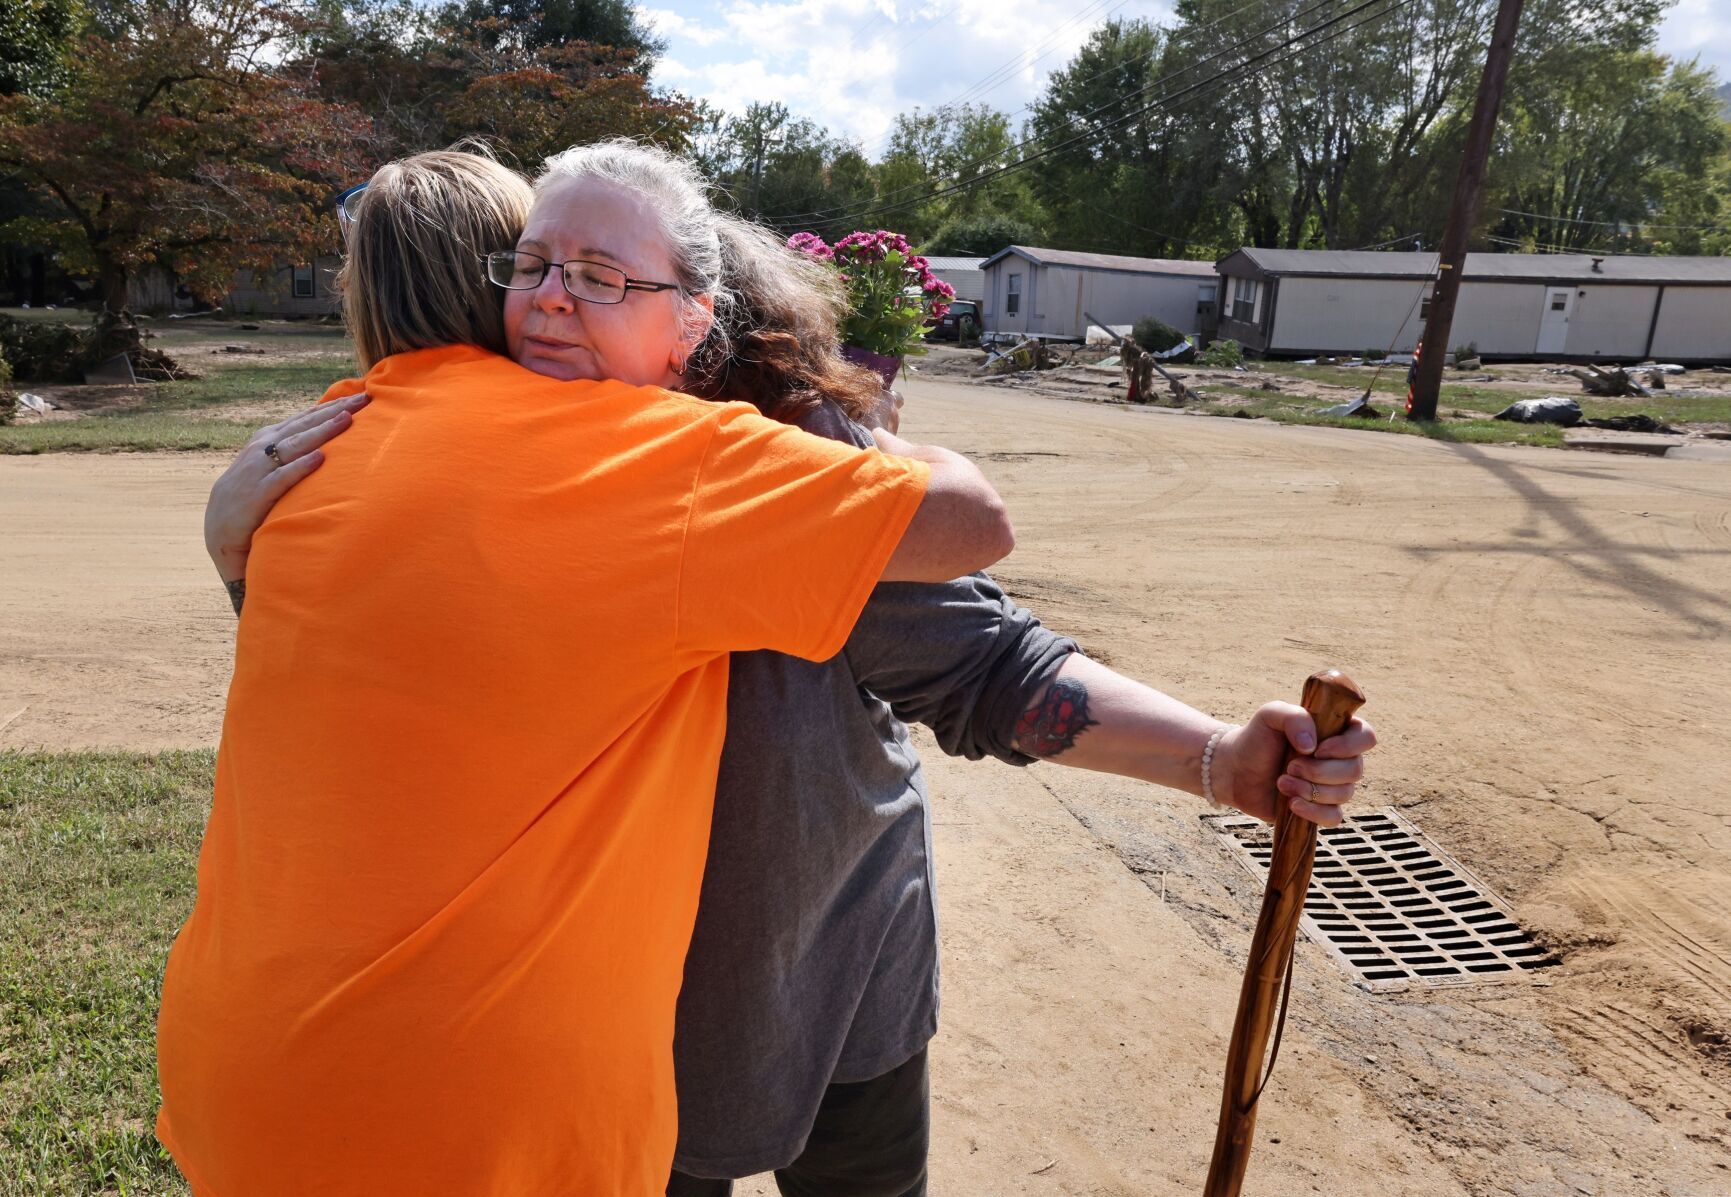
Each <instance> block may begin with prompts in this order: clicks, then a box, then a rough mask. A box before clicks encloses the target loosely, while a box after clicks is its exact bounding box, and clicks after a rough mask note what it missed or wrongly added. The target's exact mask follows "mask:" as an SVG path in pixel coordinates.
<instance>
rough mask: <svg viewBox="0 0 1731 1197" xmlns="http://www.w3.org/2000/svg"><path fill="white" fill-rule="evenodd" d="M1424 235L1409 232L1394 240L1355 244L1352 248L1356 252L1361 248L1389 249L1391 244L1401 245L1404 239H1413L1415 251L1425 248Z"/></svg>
mask: <svg viewBox="0 0 1731 1197" xmlns="http://www.w3.org/2000/svg"><path fill="white" fill-rule="evenodd" d="M1422 237H1423V234H1422V233H1408V234H1406V235H1405V236H1404V237H1396V238H1395V239H1394V240H1392V241H1378V242H1377V243H1376V244H1375V245H1355V246H1353V247H1352V248H1353V251H1354V252H1356V251H1358V250H1361V249H1387V248H1388V247H1389V246H1391V245H1399V244H1401V243H1402V242H1403V241H1411V242H1413V243H1414V244H1413V249H1414V251H1418V250H1422V249H1423V248H1424V245H1423V244H1422V243H1421V238H1422Z"/></svg>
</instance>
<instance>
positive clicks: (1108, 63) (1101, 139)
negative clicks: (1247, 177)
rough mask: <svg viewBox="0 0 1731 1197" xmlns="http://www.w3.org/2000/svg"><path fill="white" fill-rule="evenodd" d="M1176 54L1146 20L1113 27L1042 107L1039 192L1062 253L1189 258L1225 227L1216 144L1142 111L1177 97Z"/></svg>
mask: <svg viewBox="0 0 1731 1197" xmlns="http://www.w3.org/2000/svg"><path fill="white" fill-rule="evenodd" d="M1170 46H1171V42H1170V39H1169V38H1168V36H1167V34H1165V33H1164V32H1163V31H1161V30H1159V29H1157V28H1155V27H1154V26H1153V25H1151V24H1149V23H1148V22H1146V21H1140V20H1111V21H1107V22H1106V23H1104V24H1103V25H1101V26H1099V27H1098V28H1097V29H1095V30H1094V32H1093V34H1092V35H1091V36H1090V37H1089V39H1088V41H1087V42H1086V43H1085V44H1084V45H1083V47H1082V48H1081V50H1079V51H1078V52H1077V54H1076V57H1075V58H1074V59H1072V60H1071V61H1070V63H1069V64H1068V65H1067V66H1065V67H1064V68H1063V69H1062V70H1060V71H1057V72H1054V73H1053V75H1052V77H1051V78H1050V79H1049V80H1048V81H1047V86H1046V91H1045V94H1044V95H1042V96H1041V97H1040V99H1039V100H1037V101H1036V102H1035V104H1034V111H1033V115H1032V118H1031V120H1030V122H1029V123H1030V126H1031V128H1032V130H1033V133H1034V135H1035V147H1033V148H1037V149H1038V150H1039V151H1041V152H1043V153H1045V154H1046V156H1044V157H1042V158H1039V159H1038V160H1036V162H1035V163H1034V165H1033V167H1032V169H1031V175H1032V180H1033V183H1032V185H1033V192H1034V195H1035V197H1036V198H1037V199H1038V200H1039V202H1040V203H1041V205H1043V207H1044V209H1045V211H1046V212H1047V213H1048V214H1049V219H1050V228H1051V232H1052V236H1053V238H1054V240H1055V241H1056V243H1057V244H1058V245H1059V246H1061V247H1065V248H1072V249H1096V250H1105V251H1108V252H1116V253H1129V254H1144V255H1149V256H1155V257H1184V256H1189V255H1190V254H1191V253H1193V252H1196V251H1198V250H1199V249H1206V248H1208V245H1209V244H1210V243H1211V241H1212V235H1213V234H1214V233H1215V232H1216V231H1217V230H1218V229H1219V227H1220V226H1221V225H1222V224H1223V223H1224V221H1225V213H1223V212H1216V211H1212V210H1211V207H1210V204H1209V202H1208V201H1209V199H1210V198H1211V196H1212V187H1211V185H1212V184H1213V182H1214V181H1215V180H1216V178H1217V177H1218V176H1219V174H1220V172H1221V170H1222V164H1223V157H1222V155H1221V154H1220V152H1219V150H1218V147H1217V145H1211V144H1210V139H1209V138H1208V137H1206V136H1204V135H1203V134H1202V132H1201V131H1200V129H1199V127H1198V124H1197V122H1196V121H1195V119H1194V118H1192V117H1191V116H1189V115H1188V114H1185V115H1175V114H1174V113H1172V112H1169V111H1166V110H1164V109H1161V108H1154V109H1152V110H1150V111H1146V112H1144V111H1140V110H1141V109H1143V108H1147V107H1148V105H1149V104H1151V103H1152V102H1153V101H1155V100H1157V99H1159V98H1161V97H1162V96H1163V95H1166V94H1168V93H1169V91H1170V90H1173V89H1172V88H1171V87H1170V86H1169V84H1168V83H1167V81H1166V78H1165V75H1166V73H1167V72H1168V71H1169V70H1170V69H1171V68H1170V66H1169V65H1168V64H1169V63H1170V62H1171V61H1172V60H1174V59H1176V58H1179V57H1181V56H1180V55H1176V54H1173V53H1172V52H1171V50H1170Z"/></svg>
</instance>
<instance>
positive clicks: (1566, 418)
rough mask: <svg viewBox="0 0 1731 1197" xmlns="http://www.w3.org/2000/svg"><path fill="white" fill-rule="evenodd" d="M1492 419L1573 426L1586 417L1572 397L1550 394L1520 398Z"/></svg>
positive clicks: (1518, 422)
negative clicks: (1533, 397)
mask: <svg viewBox="0 0 1731 1197" xmlns="http://www.w3.org/2000/svg"><path fill="white" fill-rule="evenodd" d="M1491 418H1492V419H1493V420H1513V421H1514V422H1515V423H1517V424H1561V425H1562V426H1563V427H1565V428H1573V427H1574V426H1575V425H1576V424H1579V423H1580V422H1581V421H1582V420H1584V419H1586V416H1585V414H1583V413H1582V411H1581V405H1580V404H1579V403H1576V402H1575V401H1574V400H1573V399H1564V398H1562V397H1560V396H1552V397H1551V398H1548V399H1522V400H1519V401H1518V402H1515V403H1511V404H1509V405H1508V406H1507V407H1505V408H1503V410H1502V411H1500V412H1498V413H1497V414H1496V415H1494V416H1492V417H1491Z"/></svg>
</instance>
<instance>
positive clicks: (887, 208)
mask: <svg viewBox="0 0 1731 1197" xmlns="http://www.w3.org/2000/svg"><path fill="white" fill-rule="evenodd" d="M1379 2H1380V0H1365V2H1364V3H1361V4H1359V5H1357V6H1356V7H1354V8H1352V9H1350V10H1348V11H1347V12H1344V13H1341V14H1339V15H1338V16H1335V17H1332V18H1330V19H1329V20H1327V21H1322V22H1319V23H1318V24H1316V25H1314V26H1312V27H1311V28H1309V29H1306V30H1304V31H1302V32H1300V33H1299V34H1297V35H1295V36H1294V37H1291V38H1288V39H1287V40H1286V41H1284V42H1282V43H1280V44H1278V45H1276V46H1273V47H1270V48H1269V49H1268V50H1266V51H1264V52H1263V53H1261V54H1258V55H1255V56H1253V57H1251V58H1249V59H1246V60H1245V61H1244V62H1241V63H1238V64H1236V65H1234V66H1232V67H1228V68H1227V69H1225V70H1223V71H1220V72H1218V73H1216V74H1214V75H1212V76H1210V77H1208V78H1207V79H1203V80H1200V81H1199V82H1197V83H1194V84H1191V85H1190V86H1188V87H1185V88H1182V89H1180V90H1179V91H1177V92H1175V93H1173V94H1171V95H1169V96H1162V97H1160V98H1159V99H1157V100H1155V101H1153V102H1152V103H1149V104H1146V105H1144V106H1143V107H1141V108H1138V109H1135V110H1134V111H1131V112H1128V113H1125V114H1124V115H1122V116H1120V117H1117V118H1114V119H1113V120H1110V121H1107V122H1105V123H1103V124H1101V125H1099V126H1098V127H1097V128H1096V129H1094V130H1092V132H1091V133H1089V132H1084V133H1081V134H1078V135H1077V136H1075V137H1071V138H1068V139H1067V140H1065V141H1061V142H1059V143H1058V144H1057V145H1054V146H1051V147H1048V148H1047V149H1044V150H1040V151H1038V152H1036V153H1033V154H1029V155H1028V156H1027V157H1025V158H1021V159H1018V160H1017V161H1015V162H1011V163H1008V164H1007V165H1004V166H1000V167H998V168H997V169H995V170H990V171H986V172H985V173H983V174H980V175H977V176H975V177H974V178H972V179H969V180H967V181H965V182H960V183H955V184H952V185H950V186H948V187H943V188H939V189H938V190H936V191H933V192H930V193H928V194H926V195H921V196H915V197H913V198H912V199H909V200H903V201H901V202H899V203H896V204H888V205H885V204H879V205H878V206H875V207H872V206H867V207H865V208H862V209H860V210H859V211H857V212H854V213H851V214H844V215H842V216H838V217H834V218H832V219H830V220H827V221H821V222H819V224H820V225H821V226H822V227H825V228H828V227H833V226H835V225H838V224H842V223H846V222H847V221H851V220H857V219H859V217H861V216H867V215H871V216H882V215H888V214H891V213H894V212H898V211H901V210H903V209H906V208H911V207H917V206H918V205H920V204H923V203H926V202H928V201H930V200H933V199H940V198H942V197H943V196H946V195H951V194H954V193H956V192H959V191H965V190H968V189H969V188H972V187H976V186H979V185H981V184H983V183H985V182H987V181H989V180H991V179H993V178H996V177H998V176H1000V175H1004V174H1008V173H1010V172H1012V171H1015V170H1019V169H1021V168H1022V167H1024V166H1027V165H1029V164H1031V163H1033V162H1037V161H1039V160H1040V159H1042V158H1046V157H1049V156H1050V155H1052V154H1055V153H1057V152H1059V151H1060V150H1064V149H1068V148H1069V147H1071V146H1073V145H1076V144H1077V143H1079V142H1083V141H1086V140H1088V139H1089V137H1090V136H1093V135H1097V134H1100V133H1104V132H1107V131H1109V130H1111V129H1113V128H1116V127H1117V126H1119V125H1123V124H1126V123H1128V122H1129V121H1131V120H1134V119H1135V118H1136V117H1138V116H1142V115H1144V114H1145V113H1147V112H1150V111H1152V110H1154V109H1156V108H1161V107H1164V106H1166V105H1168V104H1171V103H1173V102H1175V101H1177V100H1180V99H1184V98H1186V97H1187V96H1190V95H1192V94H1196V93H1200V92H1202V91H1203V90H1204V89H1208V88H1211V87H1215V86H1219V85H1221V84H1222V83H1223V82H1224V83H1232V82H1236V81H1237V80H1236V79H1235V78H1234V76H1238V75H1240V74H1241V72H1243V71H1244V70H1245V68H1247V67H1249V66H1250V65H1251V64H1253V63H1255V62H1257V61H1258V60H1260V59H1264V58H1268V57H1269V56H1270V55H1273V54H1276V53H1277V52H1280V51H1283V50H1285V51H1288V52H1286V53H1284V54H1282V55H1281V56H1280V57H1278V58H1276V59H1275V60H1274V61H1273V62H1270V63H1268V64H1267V66H1269V67H1273V66H1277V65H1280V64H1282V63H1285V62H1288V61H1291V60H1293V59H1296V58H1298V57H1300V56H1301V55H1302V54H1303V53H1305V52H1306V51H1309V50H1313V49H1316V48H1317V47H1319V46H1322V45H1326V44H1327V43H1329V42H1331V41H1334V40H1336V39H1338V38H1340V37H1344V36H1345V35H1346V34H1348V33H1351V32H1352V31H1353V30H1355V29H1358V28H1360V27H1361V26H1364V25H1368V24H1370V23H1371V22H1373V21H1377V20H1380V19H1382V18H1383V17H1385V16H1388V15H1390V14H1391V13H1393V12H1394V10H1395V9H1397V8H1403V7H1406V6H1407V5H1409V4H1412V3H1414V2H1415V0H1395V2H1394V3H1392V4H1391V5H1390V6H1389V7H1388V8H1386V9H1384V10H1383V11H1382V12H1380V13H1373V14H1372V15H1371V16H1369V17H1367V18H1365V19H1364V20H1362V21H1358V22H1356V23H1354V24H1352V25H1349V26H1347V27H1346V28H1345V29H1341V30H1338V31H1336V32H1334V33H1332V34H1330V35H1329V36H1328V37H1325V38H1322V39H1320V40H1318V41H1316V42H1314V43H1312V44H1311V45H1310V46H1303V47H1297V48H1291V47H1294V46H1295V45H1296V43H1297V42H1300V41H1303V40H1304V39H1306V38H1308V37H1309V36H1310V35H1312V34H1314V33H1317V32H1319V31H1320V30H1323V29H1326V28H1328V27H1329V26H1331V25H1334V24H1337V23H1338V22H1340V21H1342V20H1345V19H1346V18H1347V17H1349V16H1352V15H1354V14H1356V13H1358V12H1362V11H1363V10H1364V9H1366V8H1369V7H1371V6H1372V5H1373V4H1376V3H1379ZM1313 7H1321V5H1320V4H1318V5H1315V6H1313ZM1289 48H1290V49H1289ZM1260 73H1261V72H1259V71H1256V72H1250V73H1249V75H1247V76H1245V77H1255V76H1256V75H1258V74H1260ZM1110 106H1111V105H1102V106H1101V107H1102V108H1105V107H1110ZM1096 111H1099V110H1098V109H1096ZM1031 143H1032V139H1030V141H1028V142H1024V143H1023V144H1024V145H1026V144H1031ZM985 161H989V159H986V160H985ZM902 190H907V188H903V189H902Z"/></svg>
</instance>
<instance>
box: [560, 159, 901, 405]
mask: <svg viewBox="0 0 1731 1197" xmlns="http://www.w3.org/2000/svg"><path fill="white" fill-rule="evenodd" d="M572 179H601V180H604V181H606V182H610V183H613V184H615V185H617V186H619V187H623V188H624V189H625V190H627V191H630V192H632V193H633V194H636V195H640V196H642V197H644V198H645V199H647V200H649V201H650V202H651V204H652V205H653V207H654V208H655V211H656V213H657V215H658V216H659V218H660V221H661V233H662V238H663V242H664V244H665V245H666V247H667V251H668V256H669V257H670V258H671V259H672V261H673V268H674V272H675V274H676V275H677V278H678V282H679V285H680V288H681V299H682V301H683V302H682V304H681V308H680V320H681V323H682V324H683V326H684V330H685V332H686V333H687V335H688V337H689V338H690V339H691V340H693V341H697V342H698V343H697V344H696V346H695V347H694V348H693V350H692V352H691V355H690V357H689V358H688V359H687V360H686V364H685V381H684V382H683V383H682V384H681V386H680V389H681V390H683V391H686V392H687V393H689V394H692V395H696V396H698V397H699V398H703V399H739V400H743V401H745V402H747V403H751V404H754V405H755V406H756V407H757V408H758V409H759V410H761V411H762V412H763V413H764V414H765V415H767V416H769V417H770V418H771V419H776V420H781V421H784V422H787V423H792V422H793V421H795V420H797V419H798V418H799V417H800V416H801V415H803V414H804V413H805V412H806V411H808V410H809V409H810V408H812V407H813V406H815V405H816V404H817V403H818V402H819V401H820V400H822V399H829V400H831V401H833V402H835V403H836V404H837V405H838V406H840V407H841V409H842V410H843V411H844V412H846V413H847V414H848V416H850V417H852V418H854V419H859V418H860V417H861V416H862V415H863V414H864V413H865V412H867V411H869V410H870V409H871V407H872V406H873V405H874V404H876V402H877V400H878V396H879V393H880V390H881V384H880V382H879V380H878V377H877V375H875V374H873V373H872V372H871V371H869V370H863V369H861V368H860V367H858V366H854V365H850V364H849V363H848V362H846V361H845V360H843V359H842V357H841V356H840V338H839V335H838V332H837V329H838V326H839V324H840V322H841V319H842V317H843V316H844V315H845V314H846V312H847V296H846V293H845V291H844V289H843V287H842V284H841V280H840V279H839V278H838V277H837V276H836V274H835V271H833V270H831V269H829V268H828V267H826V266H824V265H823V264H821V263H819V262H815V261H813V260H812V259H810V258H808V257H807V256H806V255H804V254H801V253H799V252H797V251H795V250H791V249H789V248H788V247H787V245H786V243H785V242H784V240H783V239H782V238H781V236H780V235H779V234H776V233H772V232H771V231H769V230H768V229H766V228H764V227H762V226H761V225H756V224H753V223H751V222H750V221H747V220H742V219H740V218H739V217H737V216H732V215H729V214H728V213H725V212H722V211H719V210H717V208H716V207H715V205H714V203H713V202H712V200H711V196H710V184H709V182H708V180H706V179H705V178H704V177H703V175H702V173H701V172H700V171H699V170H698V169H697V167H696V166H695V165H694V164H693V163H691V162H690V161H688V160H686V159H684V158H678V157H675V156H674V155H672V154H670V153H668V152H667V151H666V150H663V149H660V148H658V147H656V146H652V145H647V144H644V143H641V142H636V141H631V140H630V139H628V138H614V139H612V140H609V141H600V142H596V143H594V144H592V145H580V146H572V147H571V148H570V149H568V150H564V151H562V152H560V153H557V154H554V155H553V156H552V157H550V158H548V159H547V162H546V165H545V166H543V167H542V169H541V173H540V174H539V175H537V176H536V178H535V190H536V192H540V191H542V190H543V189H545V188H547V187H549V186H551V185H553V184H555V183H559V182H563V181H566V180H572ZM698 295H706V296H708V297H709V299H710V301H711V303H712V304H713V319H712V318H711V313H710V310H709V309H706V308H704V307H703V306H702V305H700V304H698V303H697V302H696V301H695V299H694V298H693V297H694V296H698ZM705 324H707V326H708V327H707V330H706V331H701V330H704V326H705ZM700 331H701V340H699V332H700Z"/></svg>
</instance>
